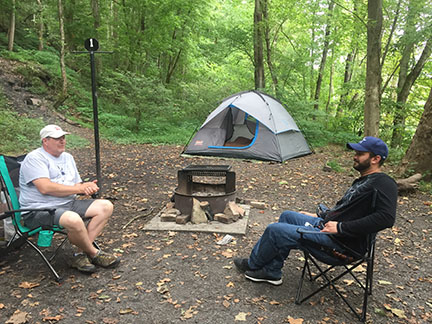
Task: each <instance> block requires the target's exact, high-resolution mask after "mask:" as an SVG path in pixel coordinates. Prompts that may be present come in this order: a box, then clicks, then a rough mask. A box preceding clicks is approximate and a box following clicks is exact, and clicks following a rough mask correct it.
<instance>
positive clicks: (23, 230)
mask: <svg viewBox="0 0 432 324" xmlns="http://www.w3.org/2000/svg"><path fill="white" fill-rule="evenodd" d="M15 171H16V170H15ZM0 186H1V192H3V194H4V196H5V198H6V203H7V206H8V209H9V210H8V211H6V212H4V213H3V214H0V220H1V219H5V218H8V217H11V218H12V223H13V226H14V228H15V234H14V235H13V237H12V239H11V240H10V241H9V242H8V243H7V245H6V248H5V249H4V251H2V254H7V253H8V252H9V251H10V250H12V249H16V248H19V247H20V246H22V245H23V244H24V243H27V244H28V245H30V246H31V247H32V248H33V249H34V250H35V251H36V252H37V253H38V254H39V255H40V256H41V257H42V259H43V261H44V262H45V264H46V265H47V266H48V268H49V269H50V270H51V272H52V274H53V275H54V277H55V279H56V281H58V282H60V281H61V280H62V278H61V277H60V276H59V275H58V273H57V272H56V270H55V269H54V267H53V266H52V265H51V262H52V260H53V259H54V257H55V256H56V255H57V252H58V250H59V249H60V247H61V246H63V244H64V243H65V242H66V241H67V236H66V238H64V239H63V240H62V242H61V243H60V244H59V246H58V247H57V248H56V249H55V251H54V252H53V253H52V255H51V256H50V257H48V258H47V257H46V256H45V254H44V253H43V252H42V251H41V249H40V247H43V248H45V247H49V246H51V239H52V236H53V235H54V234H55V233H60V234H63V235H66V233H65V232H64V231H63V229H62V228H61V227H59V226H56V225H53V226H40V227H37V228H28V227H26V226H24V225H23V224H22V220H21V212H29V211H47V212H49V213H50V214H54V212H55V209H20V205H19V202H18V197H17V193H16V191H15V187H14V184H13V182H12V180H11V177H10V174H9V170H8V167H7V165H6V162H5V158H4V156H1V155H0ZM53 216H54V215H53ZM36 236H37V243H36V244H35V243H34V242H32V238H33V237H35V238H36Z"/></svg>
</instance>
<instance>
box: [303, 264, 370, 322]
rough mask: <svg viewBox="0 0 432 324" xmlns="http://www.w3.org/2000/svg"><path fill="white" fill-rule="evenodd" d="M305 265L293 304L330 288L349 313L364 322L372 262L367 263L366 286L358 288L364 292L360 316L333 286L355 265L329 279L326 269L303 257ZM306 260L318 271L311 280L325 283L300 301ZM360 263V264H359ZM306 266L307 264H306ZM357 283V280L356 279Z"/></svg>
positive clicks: (361, 285)
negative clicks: (321, 278) (322, 279)
mask: <svg viewBox="0 0 432 324" xmlns="http://www.w3.org/2000/svg"><path fill="white" fill-rule="evenodd" d="M305 259H306V260H305V265H304V266H303V271H302V275H301V279H300V280H301V281H300V283H299V287H298V289H297V295H296V300H295V303H296V304H298V305H299V304H301V303H303V302H304V301H306V300H308V299H309V298H311V297H313V296H315V295H316V294H317V293H319V292H320V291H322V290H323V289H325V288H327V287H329V286H331V287H332V288H333V289H334V291H335V292H336V293H337V294H338V296H339V297H340V298H341V299H342V300H343V301H344V302H345V304H346V305H347V306H348V307H349V308H350V309H351V311H352V312H353V313H354V314H355V315H356V317H357V318H358V319H359V320H360V321H361V322H365V320H366V312H367V302H368V292H369V289H370V280H371V279H372V277H371V275H372V273H371V264H373V262H372V261H371V260H368V262H367V270H366V271H367V274H366V284H365V285H363V284H362V283H360V288H361V289H362V290H364V295H363V306H362V312H361V314H359V313H358V312H357V311H356V310H355V309H354V307H352V306H351V304H350V303H349V302H348V300H347V299H346V298H345V297H344V296H343V294H342V293H341V292H340V291H339V289H338V288H337V287H336V285H335V284H334V283H335V282H336V281H338V280H339V279H340V278H342V277H343V276H345V275H346V274H347V273H350V274H351V275H353V274H352V272H351V271H352V269H353V268H355V267H357V265H354V266H352V267H349V268H348V267H347V268H346V270H345V271H344V272H342V273H341V274H339V275H338V276H336V277H334V278H330V277H329V276H328V275H327V272H328V269H326V270H323V269H322V268H321V267H320V266H319V265H318V263H317V262H316V261H315V260H314V259H313V258H310V257H306V256H305ZM308 260H311V261H312V263H313V264H314V266H315V267H316V268H317V269H318V271H319V274H318V275H316V276H315V277H314V278H313V280H316V279H317V278H318V277H320V276H321V277H323V278H324V279H325V281H326V283H325V284H323V285H321V286H320V287H319V288H318V289H317V290H315V291H314V292H312V293H311V294H309V295H308V296H306V297H304V298H303V299H301V290H302V284H303V280H304V274H305V269H306V262H308ZM360 263H361V262H360ZM307 264H308V263H307ZM357 281H358V279H357Z"/></svg>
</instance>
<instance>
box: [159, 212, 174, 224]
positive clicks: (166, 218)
mask: <svg viewBox="0 0 432 324" xmlns="http://www.w3.org/2000/svg"><path fill="white" fill-rule="evenodd" d="M160 220H161V222H175V221H176V220H177V216H176V215H173V214H166V213H162V214H161V215H160Z"/></svg>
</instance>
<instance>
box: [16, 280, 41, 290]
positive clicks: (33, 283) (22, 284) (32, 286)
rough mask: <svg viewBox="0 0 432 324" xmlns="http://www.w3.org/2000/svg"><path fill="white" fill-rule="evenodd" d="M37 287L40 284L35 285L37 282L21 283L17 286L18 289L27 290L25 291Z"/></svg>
mask: <svg viewBox="0 0 432 324" xmlns="http://www.w3.org/2000/svg"><path fill="white" fill-rule="evenodd" d="M39 285H40V284H39V283H37V282H28V281H23V282H21V283H20V284H19V285H18V287H20V288H27V289H31V288H34V287H37V286H39Z"/></svg>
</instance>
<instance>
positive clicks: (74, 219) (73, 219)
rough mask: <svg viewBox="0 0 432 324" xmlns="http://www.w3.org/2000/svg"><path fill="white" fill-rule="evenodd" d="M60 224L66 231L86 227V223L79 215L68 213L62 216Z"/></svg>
mask: <svg viewBox="0 0 432 324" xmlns="http://www.w3.org/2000/svg"><path fill="white" fill-rule="evenodd" d="M59 224H60V226H62V227H64V228H66V229H70V230H78V229H80V228H82V226H84V221H83V220H82V218H81V216H80V215H78V214H77V213H75V212H73V211H67V212H64V213H63V215H61V216H60V220H59Z"/></svg>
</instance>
